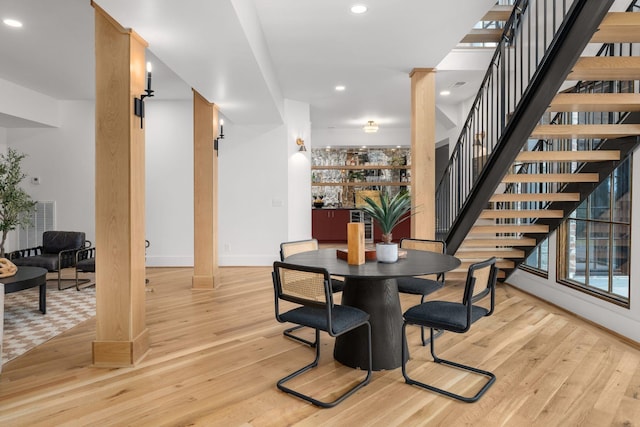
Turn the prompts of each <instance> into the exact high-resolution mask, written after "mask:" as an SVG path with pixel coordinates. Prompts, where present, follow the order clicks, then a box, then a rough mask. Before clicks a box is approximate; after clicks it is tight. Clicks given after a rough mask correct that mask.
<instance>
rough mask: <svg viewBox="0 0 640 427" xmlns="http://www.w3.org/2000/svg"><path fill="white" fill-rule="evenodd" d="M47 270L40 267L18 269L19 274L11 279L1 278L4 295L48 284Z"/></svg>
mask: <svg viewBox="0 0 640 427" xmlns="http://www.w3.org/2000/svg"><path fill="white" fill-rule="evenodd" d="M46 277H47V269H46V268H40V267H18V272H17V273H16V274H15V275H13V276H10V277H3V278H0V283H4V293H5V294H8V293H10V292H16V291H21V290H23V289H27V288H32V287H34V286H40V285H43V284H45V283H46Z"/></svg>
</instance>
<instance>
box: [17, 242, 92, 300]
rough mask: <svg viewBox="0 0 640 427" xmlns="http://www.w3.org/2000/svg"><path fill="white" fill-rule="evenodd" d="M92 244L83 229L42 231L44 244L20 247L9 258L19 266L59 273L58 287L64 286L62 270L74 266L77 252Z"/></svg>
mask: <svg viewBox="0 0 640 427" xmlns="http://www.w3.org/2000/svg"><path fill="white" fill-rule="evenodd" d="M90 246H91V242H90V241H88V240H86V239H85V233H84V232H81V231H45V232H44V233H42V246H37V247H34V248H28V249H20V250H17V251H14V252H11V253H10V254H9V259H10V260H11V261H12V262H13V263H14V264H15V265H17V266H18V267H21V266H22V267H25V266H28V267H42V268H46V269H47V271H48V272H53V273H55V272H57V273H58V289H60V290H62V289H67V288H70V287H71V286H67V287H65V288H62V281H63V280H62V278H61V277H60V271H61V270H62V269H63V268H67V267H73V266H74V265H75V262H76V252H77V251H79V250H80V249H82V248H87V247H90ZM72 286H73V285H72Z"/></svg>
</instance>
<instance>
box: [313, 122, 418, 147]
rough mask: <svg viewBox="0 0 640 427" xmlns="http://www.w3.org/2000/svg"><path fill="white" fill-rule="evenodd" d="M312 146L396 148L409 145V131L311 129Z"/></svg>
mask: <svg viewBox="0 0 640 427" xmlns="http://www.w3.org/2000/svg"><path fill="white" fill-rule="evenodd" d="M312 136H313V146H314V147H316V148H320V147H326V146H328V145H329V146H334V147H335V146H362V145H366V146H392V147H393V146H396V145H404V146H409V145H411V129H409V128H384V127H380V129H379V130H378V132H376V133H365V132H364V131H363V130H362V129H360V128H356V129H344V128H337V129H313V135H312ZM307 148H309V147H307Z"/></svg>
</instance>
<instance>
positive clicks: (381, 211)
mask: <svg viewBox="0 0 640 427" xmlns="http://www.w3.org/2000/svg"><path fill="white" fill-rule="evenodd" d="M364 201H365V202H366V205H364V206H362V208H361V209H362V211H363V212H365V213H367V214H369V215H370V216H371V218H373V219H374V220H375V221H376V222H377V223H378V225H379V226H380V230H381V231H382V242H381V243H378V244H376V257H377V258H378V261H380V262H396V261H397V260H398V244H397V243H392V241H391V240H392V239H393V236H392V234H391V233H392V232H393V229H394V228H395V226H396V225H398V224H400V223H401V222H402V221H406V220H407V219H409V218H410V216H411V214H410V213H411V195H410V194H409V193H408V192H407V191H400V192H399V193H397V194H396V195H394V196H393V197H390V196H389V193H388V192H387V191H381V192H380V201H379V202H377V201H375V200H373V199H372V198H370V197H365V198H364Z"/></svg>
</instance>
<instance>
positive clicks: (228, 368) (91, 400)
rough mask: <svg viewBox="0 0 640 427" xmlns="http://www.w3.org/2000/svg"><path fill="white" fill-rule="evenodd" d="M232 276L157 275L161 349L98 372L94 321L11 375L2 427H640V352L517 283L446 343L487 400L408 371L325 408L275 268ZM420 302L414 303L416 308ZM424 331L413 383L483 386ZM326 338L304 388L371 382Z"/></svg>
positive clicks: (155, 343) (170, 271)
mask: <svg viewBox="0 0 640 427" xmlns="http://www.w3.org/2000/svg"><path fill="white" fill-rule="evenodd" d="M221 270H222V284H221V286H220V288H219V289H216V290H214V291H193V290H191V289H190V286H191V275H192V269H186V268H185V269H179V268H156V269H149V270H148V274H147V276H148V277H149V279H150V281H151V283H150V285H149V286H150V287H151V288H153V289H154V291H153V292H148V293H147V323H148V326H149V330H150V337H151V350H150V351H149V353H148V354H147V356H146V357H145V358H144V359H143V361H142V362H141V363H140V364H138V365H137V366H136V367H134V368H127V369H103V368H94V367H91V366H90V363H91V341H92V340H93V338H94V328H95V320H90V321H87V322H85V323H83V324H81V325H79V326H77V327H76V328H74V329H72V330H70V331H68V332H66V333H64V334H62V335H60V336H58V337H56V338H55V339H53V340H51V341H49V342H47V343H45V344H44V345H42V346H40V347H38V348H35V349H33V350H32V351H30V352H28V353H27V354H25V355H23V356H21V357H18V358H17V359H15V360H13V361H11V362H9V363H8V364H6V365H4V367H3V372H2V374H1V376H0V425H3V426H22V425H24V426H26V425H28V426H39V425H46V426H51V425H56V426H59V425H74V426H75V425H91V426H98V425H99V426H106V425H135V426H138V425H149V426H163V425H169V426H183V425H207V426H210V425H220V426H241V425H244V426H248V425H251V426H281V425H341V426H342V425H353V426H360V425H367V426H369V425H374V426H393V425H403V426H412V425H446V426H457V425H474V426H478V425H487V426H497V425H513V426H523V425H544V426H554V425H558V426H567V425H580V426H587V425H593V426H605V425H624V426H632V425H640V400H639V399H640V350H638V349H637V348H634V347H632V346H630V345H628V344H627V343H625V342H623V341H621V340H619V339H618V338H616V337H615V336H613V335H611V334H608V333H607V332H605V331H602V330H600V329H598V328H596V327H594V326H593V325H590V324H588V323H586V322H583V321H581V320H579V319H577V318H575V317H573V316H571V315H569V314H567V313H565V312H563V311H561V310H559V309H557V308H555V307H553V306H550V305H548V304H545V303H543V302H541V301H538V300H536V299H535V298H533V297H531V296H529V295H526V294H523V293H521V292H519V291H518V290H516V289H514V288H512V287H509V286H506V285H499V289H498V292H497V308H496V312H495V314H494V315H493V316H492V317H488V318H485V319H482V320H481V321H479V322H477V323H476V324H475V325H474V326H473V327H472V329H471V331H470V332H469V333H467V334H464V335H458V334H452V333H446V334H444V335H443V336H442V337H440V338H438V340H437V344H436V345H437V348H438V349H439V353H440V354H441V355H442V356H443V357H448V358H451V359H454V360H458V361H461V362H463V363H468V364H472V365H475V366H478V367H481V368H484V369H488V370H491V371H493V372H494V373H495V374H496V375H497V381H496V383H495V384H494V386H493V387H492V388H491V389H490V390H489V391H488V392H487V394H486V395H485V396H484V397H483V398H482V399H480V401H479V402H477V403H475V404H465V403H460V402H457V401H453V400H450V399H448V398H445V397H441V396H439V395H436V394H433V393H430V392H427V391H424V390H422V389H418V388H416V387H413V386H409V385H407V384H405V383H404V380H403V378H402V373H401V371H400V369H396V370H393V371H382V372H375V373H374V375H373V378H372V381H371V383H370V384H369V385H367V386H366V387H364V388H363V389H361V390H360V391H359V392H357V393H356V394H355V395H353V396H351V397H350V398H348V399H347V400H345V401H344V402H343V403H342V404H340V405H338V406H337V407H336V408H333V409H317V408H315V407H313V406H311V405H309V404H307V403H304V402H302V401H300V400H298V399H296V398H293V397H291V396H289V395H286V394H284V393H282V392H280V391H278V390H277V389H276V386H275V383H276V381H277V380H278V379H279V378H281V377H283V376H285V375H286V374H287V373H290V372H292V371H293V370H295V369H297V368H298V367H301V366H302V365H303V364H306V363H308V362H309V361H311V360H312V358H313V352H312V350H311V349H309V348H308V347H304V346H302V345H300V344H297V343H295V342H293V341H291V340H288V339H286V338H284V337H283V336H282V330H283V329H284V325H282V324H279V323H277V322H276V321H275V318H274V309H273V289H272V285H271V278H270V269H269V268H266V267H253V268H222V269H221ZM460 289H461V284H460V283H448V286H447V287H445V289H443V290H441V291H439V292H440V293H439V294H436V295H437V296H438V297H439V298H447V299H449V298H450V299H458V296H457V295H458V294H459V292H460ZM67 292H76V291H75V290H72V289H70V290H68V291H67ZM417 302H418V298H417V297H415V296H402V304H403V307H408V306H410V305H412V304H415V303H417ZM418 334H419V331H418V329H417V328H413V329H411V330H410V336H409V339H410V350H411V352H412V361H411V362H410V368H409V369H411V370H412V373H413V375H416V376H420V377H421V378H425V379H426V378H428V379H429V380H431V381H434V382H436V381H437V382H438V384H441V385H444V384H446V386H447V387H453V388H454V389H455V390H456V391H462V390H466V391H468V392H473V390H474V387H475V386H477V385H478V381H476V380H475V379H473V378H469V377H468V376H467V375H466V374H464V373H460V372H458V371H452V370H450V369H449V368H446V367H441V366H434V364H433V363H430V362H428V361H427V359H428V357H427V353H428V352H427V351H426V349H424V348H422V347H420V346H419V345H418V341H419V338H418ZM321 340H322V352H323V357H322V359H321V363H320V365H321V366H320V367H319V368H318V369H317V370H315V371H312V372H311V373H309V374H307V377H305V378H302V379H301V380H300V381H298V382H297V383H296V384H295V385H297V386H298V387H303V388H304V390H305V391H307V392H311V393H319V394H323V393H324V394H326V393H331V392H333V391H334V390H336V389H339V388H340V387H346V386H347V385H348V383H345V380H346V381H350V380H355V377H356V376H357V375H360V374H361V373H360V372H359V371H353V370H351V369H348V368H345V367H342V366H340V365H339V364H337V363H335V362H334V361H333V360H332V354H331V353H332V340H331V339H330V338H329V337H328V336H327V335H322V337H321Z"/></svg>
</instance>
